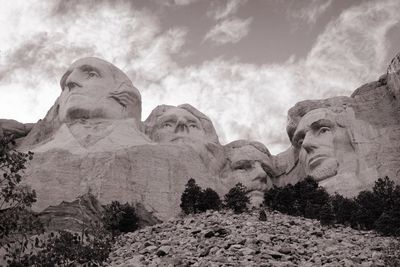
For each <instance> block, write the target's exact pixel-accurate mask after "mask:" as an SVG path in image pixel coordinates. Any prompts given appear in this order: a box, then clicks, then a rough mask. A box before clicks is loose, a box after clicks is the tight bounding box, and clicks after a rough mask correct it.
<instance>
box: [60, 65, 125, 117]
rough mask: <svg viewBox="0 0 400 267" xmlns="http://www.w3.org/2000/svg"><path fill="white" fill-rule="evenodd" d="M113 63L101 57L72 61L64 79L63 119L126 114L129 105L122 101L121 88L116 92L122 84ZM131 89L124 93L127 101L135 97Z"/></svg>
mask: <svg viewBox="0 0 400 267" xmlns="http://www.w3.org/2000/svg"><path fill="white" fill-rule="evenodd" d="M111 67H114V66H113V65H111V64H110V63H108V62H106V61H103V60H100V59H97V58H84V59H80V60H78V61H76V62H74V63H73V64H72V65H71V67H70V68H69V69H68V71H67V72H66V73H65V74H64V76H63V78H62V80H61V87H62V94H61V97H60V110H59V114H60V120H61V121H71V120H74V119H81V118H83V119H88V118H121V117H122V115H121V114H123V111H124V108H125V106H124V105H122V104H121V101H118V99H119V97H120V96H121V92H119V93H118V92H113V91H114V90H116V89H118V88H117V87H118V86H119V84H118V83H117V82H116V80H115V77H114V75H113V73H112V70H111ZM115 68H116V67H115ZM113 93H114V94H115V95H113ZM130 93H131V92H129V93H128V94H125V96H124V97H125V99H126V100H127V101H130V100H131V99H129V98H132V94H130ZM124 97H122V98H124Z"/></svg>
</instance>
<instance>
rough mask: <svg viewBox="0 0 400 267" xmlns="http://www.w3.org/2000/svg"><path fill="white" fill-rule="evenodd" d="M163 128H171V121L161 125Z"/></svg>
mask: <svg viewBox="0 0 400 267" xmlns="http://www.w3.org/2000/svg"><path fill="white" fill-rule="evenodd" d="M162 127H163V128H171V127H172V123H170V122H166V123H164V124H163V125H162Z"/></svg>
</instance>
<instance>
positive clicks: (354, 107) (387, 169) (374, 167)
mask: <svg viewBox="0 0 400 267" xmlns="http://www.w3.org/2000/svg"><path fill="white" fill-rule="evenodd" d="M322 113H324V114H328V113H330V115H324V116H322V115H321V114H322ZM318 114H319V115H318ZM399 115H400V111H399V109H398V103H397V100H396V99H395V98H393V96H392V93H391V92H390V91H389V87H388V85H387V77H386V75H384V76H382V77H381V78H380V79H379V80H378V81H377V82H372V83H368V84H365V85H363V86H361V87H360V88H358V89H357V90H355V92H354V93H353V94H352V96H351V97H335V98H330V99H325V100H307V101H302V102H299V103H297V104H296V105H295V106H294V107H293V108H291V109H290V110H289V112H288V117H289V118H288V126H287V132H288V135H289V138H290V139H291V142H292V147H291V148H290V149H289V150H288V151H287V152H285V153H282V154H280V155H277V158H278V159H277V162H285V159H286V158H288V159H289V160H287V162H288V163H287V165H286V166H285V164H281V166H280V169H281V172H283V174H282V175H281V176H280V177H279V182H278V184H280V185H283V184H287V183H295V182H297V181H298V180H299V179H302V178H303V177H305V175H312V176H316V177H315V178H316V179H317V180H320V184H321V185H323V186H324V187H325V188H326V189H327V190H328V192H331V193H334V192H335V191H337V192H338V193H341V194H343V195H346V196H354V195H356V194H357V193H358V192H360V191H361V190H365V189H371V188H372V186H373V184H374V181H375V180H376V179H377V178H378V177H384V176H389V177H390V178H391V179H392V180H394V181H395V182H396V183H397V184H400V140H399V139H400V116H399ZM317 117H318V119H321V118H322V117H324V118H325V119H328V120H329V121H331V122H333V124H334V125H335V127H334V128H335V129H331V132H332V133H333V135H332V136H331V140H330V142H331V143H330V144H331V148H330V150H329V149H327V148H326V147H327V144H328V143H329V142H328V141H327V140H328V139H329V138H328V139H326V138H325V139H324V142H322V143H318V142H317V141H318V140H320V139H319V138H320V137H316V135H315V134H314V135H313V138H312V139H310V138H309V137H310V136H311V133H314V132H315V133H316V131H311V130H310V129H311V128H312V127H310V126H311V123H312V122H315V121H317ZM299 125H300V127H299ZM306 126H307V127H306ZM300 128H301V129H300ZM322 128H323V127H322V126H320V127H318V129H319V130H320V129H322ZM296 130H299V131H298V133H301V131H300V130H304V131H303V135H301V134H297V136H296ZM304 133H306V134H304ZM321 136H322V135H321ZM299 137H301V138H299ZM310 140H312V141H313V142H311V143H312V149H308V147H310V142H309V141H310ZM321 140H322V139H321ZM321 140H320V141H321ZM345 143H347V144H345ZM328 150H329V151H330V152H327V151H328ZM316 151H319V152H318V153H319V154H321V155H322V154H325V156H326V154H329V153H331V154H332V155H331V156H332V157H331V156H330V157H328V158H331V159H332V158H334V159H336V160H337V164H338V166H337V167H335V166H334V163H329V164H331V165H330V167H327V166H328V165H329V164H328V161H327V160H326V159H325V160H321V161H322V162H324V164H321V163H318V164H317V163H315V162H314V163H313V164H314V165H318V166H320V167H321V166H322V167H323V168H324V170H321V169H322V167H321V169H320V170H319V171H322V172H324V174H323V175H322V174H321V173H318V174H317V173H315V172H314V173H313V172H312V171H310V170H309V169H310V168H309V167H310V166H309V165H310V164H308V163H310V162H311V161H309V162H308V163H307V160H306V161H304V160H302V154H307V155H308V157H309V158H311V157H312V156H315V155H317V154H318V153H317V152H316ZM303 158H304V157H303ZM293 159H295V160H293ZM293 162H295V164H294V167H293ZM311 165H312V164H311ZM285 167H286V168H285ZM284 169H286V170H285V171H283V170H284Z"/></svg>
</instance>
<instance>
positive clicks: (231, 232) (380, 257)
mask: <svg viewBox="0 0 400 267" xmlns="http://www.w3.org/2000/svg"><path fill="white" fill-rule="evenodd" d="M258 214H259V212H258V211H257V210H253V212H251V213H244V214H233V213H231V212H226V211H222V212H221V213H220V212H210V211H208V212H207V213H203V214H198V215H190V216H187V217H184V218H179V217H177V218H173V219H170V220H168V221H166V222H164V223H162V224H159V225H155V226H151V227H146V228H143V229H141V230H139V231H136V232H134V233H128V234H125V235H123V236H121V237H120V239H119V240H118V241H117V243H116V245H115V246H114V248H113V251H112V252H111V254H110V257H109V260H108V262H107V263H106V265H107V266H121V267H122V266H124V267H139V266H202V267H203V266H204V267H206V266H207V267H208V266H243V267H251V266H265V267H269V266H271V267H272V266H273V267H279V266H282V267H283V266H285V267H290V266H303V267H306V266H308V267H311V266H348V267H350V266H362V267H367V266H385V264H384V253H385V252H388V247H389V245H390V243H391V242H396V241H395V240H394V239H393V238H389V237H381V236H379V235H377V234H376V233H375V232H372V231H357V230H354V229H352V228H349V227H344V226H339V225H337V226H334V227H325V226H321V224H320V223H319V222H318V221H316V220H310V219H304V218H300V217H293V216H288V215H283V214H280V213H277V212H267V220H266V221H260V220H259V219H258Z"/></svg>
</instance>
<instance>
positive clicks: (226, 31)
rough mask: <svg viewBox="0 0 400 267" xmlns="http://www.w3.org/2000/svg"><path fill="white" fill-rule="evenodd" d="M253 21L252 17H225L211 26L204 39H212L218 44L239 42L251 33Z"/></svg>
mask: <svg viewBox="0 0 400 267" xmlns="http://www.w3.org/2000/svg"><path fill="white" fill-rule="evenodd" d="M251 22H252V18H248V19H239V18H231V19H225V20H223V21H221V22H219V23H217V25H215V26H214V27H213V28H211V29H210V30H209V31H208V32H207V34H206V35H205V37H204V40H205V41H206V40H210V41H212V42H214V43H215V44H218V45H224V44H227V43H237V42H239V41H240V40H241V39H242V38H244V37H245V36H246V35H247V34H248V33H249V29H250V24H251Z"/></svg>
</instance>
